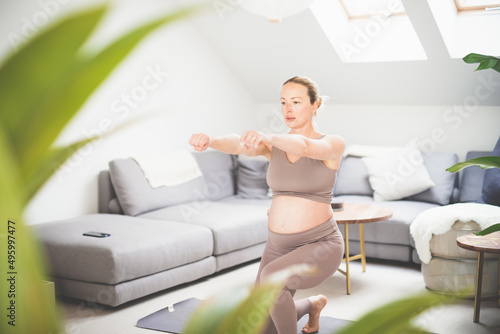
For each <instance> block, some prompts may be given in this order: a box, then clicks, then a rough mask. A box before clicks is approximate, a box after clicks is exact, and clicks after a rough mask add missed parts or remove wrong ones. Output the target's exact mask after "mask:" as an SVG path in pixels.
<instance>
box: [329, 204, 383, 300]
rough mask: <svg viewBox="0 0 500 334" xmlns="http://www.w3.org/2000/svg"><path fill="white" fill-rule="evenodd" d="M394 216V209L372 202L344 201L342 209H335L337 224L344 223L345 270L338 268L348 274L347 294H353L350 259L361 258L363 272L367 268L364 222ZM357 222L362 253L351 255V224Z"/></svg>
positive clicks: (377, 220)
mask: <svg viewBox="0 0 500 334" xmlns="http://www.w3.org/2000/svg"><path fill="white" fill-rule="evenodd" d="M391 217H392V210H391V209H388V208H384V207H380V206H377V205H372V204H362V203H344V209H343V210H342V211H334V212H333V218H335V221H336V222H337V224H343V225H344V238H345V258H344V260H343V261H344V262H345V271H344V270H342V269H340V268H339V269H338V271H340V272H341V273H342V274H344V275H345V276H346V285H347V294H348V295H350V294H351V277H350V274H349V261H353V260H361V266H362V268H363V272H365V270H366V255H365V235H364V231H363V224H366V223H374V222H379V221H384V220H387V219H389V218H391ZM351 224H356V225H358V226H359V244H360V249H361V254H356V255H352V256H349V225H351Z"/></svg>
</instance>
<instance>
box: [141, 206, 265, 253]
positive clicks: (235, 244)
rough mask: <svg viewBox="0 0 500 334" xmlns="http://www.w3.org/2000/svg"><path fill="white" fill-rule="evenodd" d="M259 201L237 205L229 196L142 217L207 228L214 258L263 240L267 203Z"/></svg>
mask: <svg viewBox="0 0 500 334" xmlns="http://www.w3.org/2000/svg"><path fill="white" fill-rule="evenodd" d="M233 197H234V196H233ZM239 200H240V201H248V200H245V199H239ZM259 201H262V205H256V204H243V203H242V204H238V205H236V204H235V203H234V201H231V197H228V198H224V199H223V200H220V201H216V202H214V201H201V202H193V203H184V204H179V205H176V206H171V207H168V208H163V209H159V210H156V211H153V212H148V213H145V214H143V215H141V217H143V218H148V219H159V220H174V221H183V222H185V223H190V224H193V225H201V226H204V227H208V228H209V229H210V230H211V231H212V233H213V238H214V255H221V254H225V253H229V252H232V251H235V250H239V249H243V248H246V247H249V246H253V245H256V244H259V243H262V242H265V241H266V239H267V232H268V229H267V209H268V208H269V202H268V201H266V200H259Z"/></svg>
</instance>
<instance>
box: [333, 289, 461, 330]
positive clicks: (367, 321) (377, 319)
mask: <svg viewBox="0 0 500 334" xmlns="http://www.w3.org/2000/svg"><path fill="white" fill-rule="evenodd" d="M463 296H464V294H463V293H459V294H449V295H443V294H436V293H432V292H425V293H421V294H417V295H414V296H410V297H407V298H403V299H399V300H396V301H394V302H391V303H388V304H386V305H384V306H382V307H380V308H377V309H375V310H373V311H371V312H368V313H367V314H365V315H364V316H362V317H361V318H360V319H359V320H358V321H355V322H353V323H351V324H349V325H347V326H345V327H344V328H342V329H341V330H340V331H338V332H336V333H337V334H376V333H384V334H399V333H424V331H423V330H422V329H419V328H417V327H415V325H414V324H412V320H413V319H414V318H415V317H416V316H417V315H419V314H421V313H422V312H424V311H426V310H428V309H429V308H431V307H435V306H438V305H443V304H450V303H453V302H458V301H459V300H461V299H462V298H463Z"/></svg>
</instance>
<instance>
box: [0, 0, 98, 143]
mask: <svg viewBox="0 0 500 334" xmlns="http://www.w3.org/2000/svg"><path fill="white" fill-rule="evenodd" d="M104 11H105V7H98V8H95V9H92V10H87V11H84V12H80V13H78V14H74V15H71V16H68V17H66V18H65V19H63V20H62V21H60V22H59V23H57V24H54V25H52V26H51V27H50V28H48V29H46V30H45V31H42V32H41V33H39V34H38V35H36V36H34V37H33V38H31V39H30V41H29V42H28V43H27V44H26V45H25V46H24V47H22V48H21V49H20V50H19V51H18V52H17V53H14V54H12V55H10V57H9V58H7V59H6V61H5V62H3V64H2V66H1V67H0V106H1V108H0V118H1V119H2V122H3V123H4V124H6V126H5V131H6V132H7V137H8V138H10V141H11V144H12V145H13V146H14V148H15V149H16V151H19V149H20V145H19V144H18V143H19V142H20V138H22V137H23V136H28V137H29V138H30V140H28V141H31V140H32V138H37V135H38V133H35V134H33V135H32V134H28V133H26V132H25V131H23V129H24V126H25V125H26V124H31V123H32V122H34V123H38V122H39V121H40V119H41V120H42V122H41V123H38V125H39V126H40V127H42V126H43V124H44V123H47V122H50V121H51V120H44V117H45V116H46V115H36V114H34V113H33V111H34V110H35V109H36V106H37V105H38V104H39V103H40V101H41V100H42V99H43V98H44V96H46V94H47V93H48V92H49V91H50V90H51V87H52V86H54V85H57V84H58V83H59V82H60V80H61V77H64V76H66V75H67V72H68V70H69V69H70V68H71V67H72V66H73V63H74V59H75V55H76V53H77V52H78V50H79V49H80V48H81V46H82V45H83V43H84V42H85V40H86V39H87V38H88V37H89V36H90V34H91V33H92V31H93V30H94V28H95V27H96V25H97V23H98V22H99V20H100V19H101V17H102V16H103V15H104Z"/></svg>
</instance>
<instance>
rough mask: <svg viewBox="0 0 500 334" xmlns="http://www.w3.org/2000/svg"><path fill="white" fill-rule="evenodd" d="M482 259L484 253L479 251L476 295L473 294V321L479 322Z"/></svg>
mask: <svg viewBox="0 0 500 334" xmlns="http://www.w3.org/2000/svg"><path fill="white" fill-rule="evenodd" d="M483 261H484V253H483V252H479V254H478V256H477V272H476V295H475V296H474V322H479V310H480V308H481V287H482V283H483Z"/></svg>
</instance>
